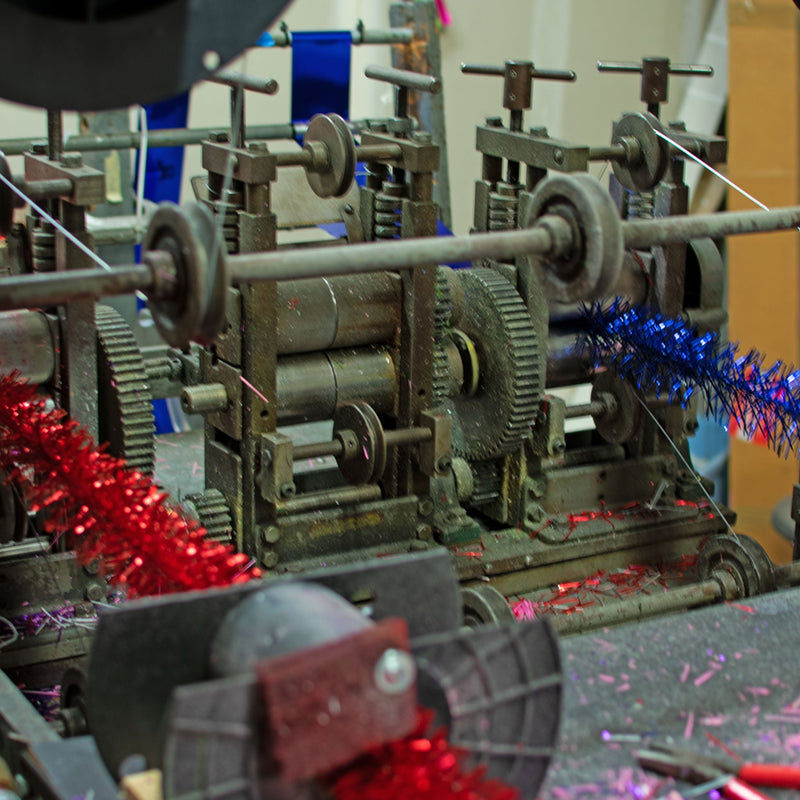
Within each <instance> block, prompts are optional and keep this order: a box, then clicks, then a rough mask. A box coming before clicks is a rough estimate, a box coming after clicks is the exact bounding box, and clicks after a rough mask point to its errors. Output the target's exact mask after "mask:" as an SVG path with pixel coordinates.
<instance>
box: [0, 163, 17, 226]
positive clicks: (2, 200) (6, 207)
mask: <svg viewBox="0 0 800 800" xmlns="http://www.w3.org/2000/svg"><path fill="white" fill-rule="evenodd" d="M0 175H2V176H3V177H4V178H5V179H6V180H7V181H10V180H11V168H10V167H9V166H8V161H7V160H6V157H5V153H3V152H2V151H1V150H0ZM15 205H16V204H15V203H14V193H13V192H12V191H11V188H10V187H9V186H7V185H6V184H5V183H4V182H2V181H0V236H8V234H9V233H11V226H12V224H13V223H14V207H15Z"/></svg>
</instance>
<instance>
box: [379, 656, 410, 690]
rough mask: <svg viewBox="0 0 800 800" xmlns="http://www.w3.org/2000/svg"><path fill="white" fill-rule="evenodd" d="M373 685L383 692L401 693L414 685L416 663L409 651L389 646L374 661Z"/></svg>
mask: <svg viewBox="0 0 800 800" xmlns="http://www.w3.org/2000/svg"><path fill="white" fill-rule="evenodd" d="M373 676H374V679H375V685H376V686H377V687H378V689H379V690H380V691H381V692H383V693H384V694H401V693H402V692H405V691H406V690H407V689H410V688H411V686H413V685H414V681H415V680H416V679H417V665H416V663H415V662H414V659H413V658H412V657H411V654H410V653H407V652H406V651H405V650H398V649H397V648H394V647H390V648H389V649H388V650H384V652H383V653H382V654H381V656H380V658H379V659H378V660H377V662H375V669H374V671H373Z"/></svg>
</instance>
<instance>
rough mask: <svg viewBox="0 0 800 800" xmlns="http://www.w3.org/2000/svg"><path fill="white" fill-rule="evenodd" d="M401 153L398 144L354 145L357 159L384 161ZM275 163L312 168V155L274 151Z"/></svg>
mask: <svg viewBox="0 0 800 800" xmlns="http://www.w3.org/2000/svg"><path fill="white" fill-rule="evenodd" d="M402 155H403V148H402V147H400V145H399V144H365V145H360V146H359V147H356V158H357V159H358V160H359V161H386V160H389V159H393V158H400V157H401V156H402ZM275 163H276V164H277V165H278V166H279V167H311V168H313V165H314V155H313V153H312V152H311V151H309V150H294V151H291V152H287V153H275Z"/></svg>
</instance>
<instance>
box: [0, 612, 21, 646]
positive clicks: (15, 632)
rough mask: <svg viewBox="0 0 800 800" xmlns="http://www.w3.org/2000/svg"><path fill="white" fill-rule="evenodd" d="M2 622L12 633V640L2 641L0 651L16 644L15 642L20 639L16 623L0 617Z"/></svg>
mask: <svg viewBox="0 0 800 800" xmlns="http://www.w3.org/2000/svg"><path fill="white" fill-rule="evenodd" d="M0 622H1V623H2V624H3V625H6V626H8V629H9V630H10V631H11V638H10V639H3V640H2V641H0V649H2V648H4V647H8V645H10V644H14V642H16V641H17V639H19V631H18V630H17V627H16V625H14V623H13V622H11V620H9V619H6V618H5V617H0Z"/></svg>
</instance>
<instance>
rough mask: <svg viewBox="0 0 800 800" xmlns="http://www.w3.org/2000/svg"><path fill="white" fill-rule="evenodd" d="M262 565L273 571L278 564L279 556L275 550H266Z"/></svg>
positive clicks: (262, 557)
mask: <svg viewBox="0 0 800 800" xmlns="http://www.w3.org/2000/svg"><path fill="white" fill-rule="evenodd" d="M261 563H262V564H263V565H264V566H265V567H267V569H272V568H273V567H274V566H276V565H277V563H278V554H277V553H276V552H275V551H274V550H265V551H264V553H263V554H262V556H261Z"/></svg>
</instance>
